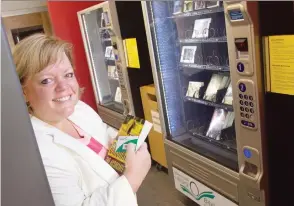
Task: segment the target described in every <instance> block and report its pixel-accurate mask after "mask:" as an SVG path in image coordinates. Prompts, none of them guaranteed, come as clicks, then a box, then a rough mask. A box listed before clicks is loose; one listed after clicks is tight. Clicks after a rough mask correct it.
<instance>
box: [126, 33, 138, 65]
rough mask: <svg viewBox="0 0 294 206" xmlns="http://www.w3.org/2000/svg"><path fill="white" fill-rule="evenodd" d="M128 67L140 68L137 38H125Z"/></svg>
mask: <svg viewBox="0 0 294 206" xmlns="http://www.w3.org/2000/svg"><path fill="white" fill-rule="evenodd" d="M124 47H125V57H126V63H127V67H130V68H137V69H140V61H139V54H138V47H137V40H136V38H129V39H125V40H124Z"/></svg>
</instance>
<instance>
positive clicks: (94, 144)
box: [72, 123, 107, 159]
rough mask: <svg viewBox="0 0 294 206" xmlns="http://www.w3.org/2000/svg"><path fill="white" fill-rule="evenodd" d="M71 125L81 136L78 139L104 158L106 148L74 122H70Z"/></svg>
mask: <svg viewBox="0 0 294 206" xmlns="http://www.w3.org/2000/svg"><path fill="white" fill-rule="evenodd" d="M72 125H73V126H74V128H75V129H76V130H77V132H78V133H79V135H80V136H81V139H79V141H80V142H81V143H83V144H84V145H87V146H88V147H89V148H90V149H91V150H93V151H94V152H95V153H96V154H98V155H99V156H100V157H102V158H103V159H105V156H106V154H107V149H106V148H105V147H104V146H103V145H102V144H100V143H99V142H98V141H97V140H96V139H95V138H93V137H91V136H90V135H88V134H87V133H86V132H84V131H83V130H82V129H81V128H80V127H78V126H77V125H75V124H74V123H72Z"/></svg>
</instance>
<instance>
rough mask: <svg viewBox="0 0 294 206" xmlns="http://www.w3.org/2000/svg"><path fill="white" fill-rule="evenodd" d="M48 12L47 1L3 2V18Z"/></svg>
mask: <svg viewBox="0 0 294 206" xmlns="http://www.w3.org/2000/svg"><path fill="white" fill-rule="evenodd" d="M40 11H47V1H44V0H43V1H40V0H39V1H1V16H2V17H7V16H15V15H22V14H29V13H35V12H40Z"/></svg>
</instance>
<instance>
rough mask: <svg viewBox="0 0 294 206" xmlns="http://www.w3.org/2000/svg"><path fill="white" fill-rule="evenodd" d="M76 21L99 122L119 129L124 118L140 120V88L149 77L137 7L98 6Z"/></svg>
mask: <svg viewBox="0 0 294 206" xmlns="http://www.w3.org/2000/svg"><path fill="white" fill-rule="evenodd" d="M78 19H79V24H80V28H81V32H82V38H83V42H84V47H85V52H86V56H87V61H88V66H89V69H90V74H91V79H92V85H93V89H94V93H95V98H96V102H97V107H98V113H99V115H100V116H101V118H102V120H103V121H104V122H105V123H107V124H108V125H110V126H112V127H115V128H119V127H120V125H121V123H122V121H123V120H124V116H126V115H127V114H131V115H135V116H137V117H141V118H143V117H144V114H143V108H142V102H141V97H140V86H143V85H148V84H152V83H153V77H152V70H151V65H150V58H149V53H148V45H147V39H146V32H145V27H144V20H143V14H142V8H141V3H140V2H123V1H121V2H120V1H107V2H103V3H99V4H97V5H95V6H92V7H90V8H87V9H84V10H82V11H79V12H78ZM130 22H132V23H131V24H130Z"/></svg>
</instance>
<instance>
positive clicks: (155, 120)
mask: <svg viewBox="0 0 294 206" xmlns="http://www.w3.org/2000/svg"><path fill="white" fill-rule="evenodd" d="M151 116H152V123H153V129H154V131H156V132H158V133H160V134H161V133H162V130H161V125H160V119H159V113H158V112H157V111H154V110H151Z"/></svg>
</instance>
